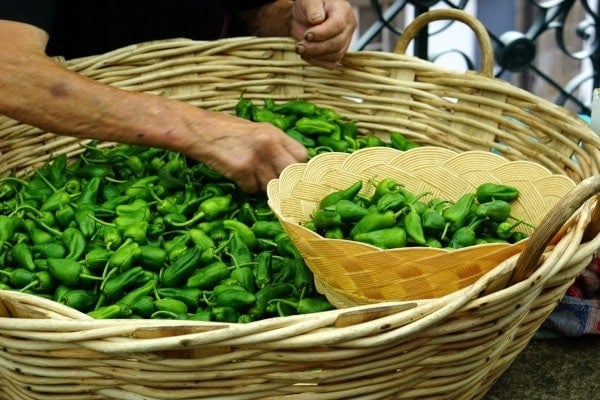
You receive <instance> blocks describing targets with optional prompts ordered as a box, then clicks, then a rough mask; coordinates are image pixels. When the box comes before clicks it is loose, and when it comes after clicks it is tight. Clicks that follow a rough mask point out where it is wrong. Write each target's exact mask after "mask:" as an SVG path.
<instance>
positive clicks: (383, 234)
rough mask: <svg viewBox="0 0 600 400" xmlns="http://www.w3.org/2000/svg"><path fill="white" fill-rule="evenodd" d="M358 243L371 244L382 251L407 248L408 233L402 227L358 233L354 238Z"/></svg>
mask: <svg viewBox="0 0 600 400" xmlns="http://www.w3.org/2000/svg"><path fill="white" fill-rule="evenodd" d="M352 240H355V241H357V242H363V243H369V244H372V245H374V246H377V247H379V248H382V249H394V248H400V247H404V246H406V243H407V241H406V231H405V229H404V228H402V227H401V226H392V227H388V228H382V229H375V230H372V231H367V232H361V233H357V234H355V235H354V236H353V237H352Z"/></svg>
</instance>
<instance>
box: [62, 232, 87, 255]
mask: <svg viewBox="0 0 600 400" xmlns="http://www.w3.org/2000/svg"><path fill="white" fill-rule="evenodd" d="M60 237H61V239H62V241H63V243H64V244H65V245H66V246H67V250H68V251H67V255H66V256H65V258H70V259H73V260H78V259H79V258H80V257H81V256H82V255H83V253H84V252H85V247H86V244H87V241H86V239H85V236H83V233H81V231H80V230H79V229H77V228H66V229H65V230H64V231H63V232H62V234H61V236H60Z"/></svg>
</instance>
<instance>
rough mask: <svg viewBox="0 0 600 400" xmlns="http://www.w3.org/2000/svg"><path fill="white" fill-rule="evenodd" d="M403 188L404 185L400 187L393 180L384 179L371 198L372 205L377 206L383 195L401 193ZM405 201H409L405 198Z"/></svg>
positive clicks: (378, 184)
mask: <svg viewBox="0 0 600 400" xmlns="http://www.w3.org/2000/svg"><path fill="white" fill-rule="evenodd" d="M401 187H402V185H400V184H399V183H398V182H397V181H396V180H395V179H393V178H384V179H382V180H381V181H379V183H377V185H376V186H375V192H373V195H372V196H371V198H370V201H371V204H377V202H378V201H379V199H380V198H381V197H382V196H383V195H385V194H387V193H399V192H400V188H401ZM405 200H406V201H409V200H408V199H406V198H405Z"/></svg>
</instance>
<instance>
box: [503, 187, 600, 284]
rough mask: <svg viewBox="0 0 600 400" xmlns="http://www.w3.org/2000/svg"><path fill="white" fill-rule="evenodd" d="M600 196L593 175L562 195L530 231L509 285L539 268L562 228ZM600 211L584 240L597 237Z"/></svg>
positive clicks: (594, 213) (597, 209) (599, 208)
mask: <svg viewBox="0 0 600 400" xmlns="http://www.w3.org/2000/svg"><path fill="white" fill-rule="evenodd" d="M598 193H600V175H595V176H592V177H589V178H586V179H584V180H583V181H581V182H579V183H578V184H577V186H575V188H574V189H573V190H571V191H570V192H569V193H567V195H565V196H564V197H563V198H562V199H561V200H560V201H559V202H558V203H557V204H556V205H555V206H554V207H553V208H552V209H551V210H550V211H549V212H548V214H547V216H546V217H545V219H544V221H543V222H542V223H541V224H540V225H539V226H538V227H537V229H535V230H534V231H533V233H532V234H531V236H530V238H529V243H528V244H527V246H526V247H525V248H524V249H523V252H522V253H521V255H520V256H519V259H518V260H517V262H516V265H515V270H514V271H513V274H512V276H511V279H510V281H509V284H513V283H517V282H520V281H522V280H525V279H527V278H528V277H529V276H531V274H533V272H535V270H536V269H537V268H538V266H539V261H540V257H541V255H542V253H543V252H544V250H545V248H546V246H547V245H548V243H549V242H550V240H552V238H553V237H554V235H556V233H558V231H559V230H560V229H561V228H562V227H563V225H564V224H565V223H566V222H567V221H568V220H569V218H571V217H572V216H573V214H574V213H575V211H577V209H579V208H580V207H581V206H582V205H583V204H584V203H585V202H586V201H587V200H588V199H590V198H591V197H592V196H594V195H596V194H598ZM599 217H600V207H599V206H598V204H596V206H595V207H594V209H593V211H592V214H591V218H590V223H589V224H588V226H587V227H586V231H585V232H584V239H585V238H587V239H590V238H591V237H593V236H595V235H597V234H598V232H599V231H600V226H599V224H598V222H597V219H598V218H599Z"/></svg>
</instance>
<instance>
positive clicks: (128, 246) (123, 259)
mask: <svg viewBox="0 0 600 400" xmlns="http://www.w3.org/2000/svg"><path fill="white" fill-rule="evenodd" d="M141 254H142V251H141V250H140V245H139V244H138V243H137V242H125V243H123V244H122V245H121V246H120V247H119V248H117V249H116V250H115V251H114V252H113V253H112V255H111V256H110V259H109V260H108V264H107V266H109V267H113V268H116V269H117V270H118V271H121V272H123V271H125V270H127V269H129V268H131V267H132V266H133V263H134V262H136V261H137V259H138V258H139V257H140V255H141Z"/></svg>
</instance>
